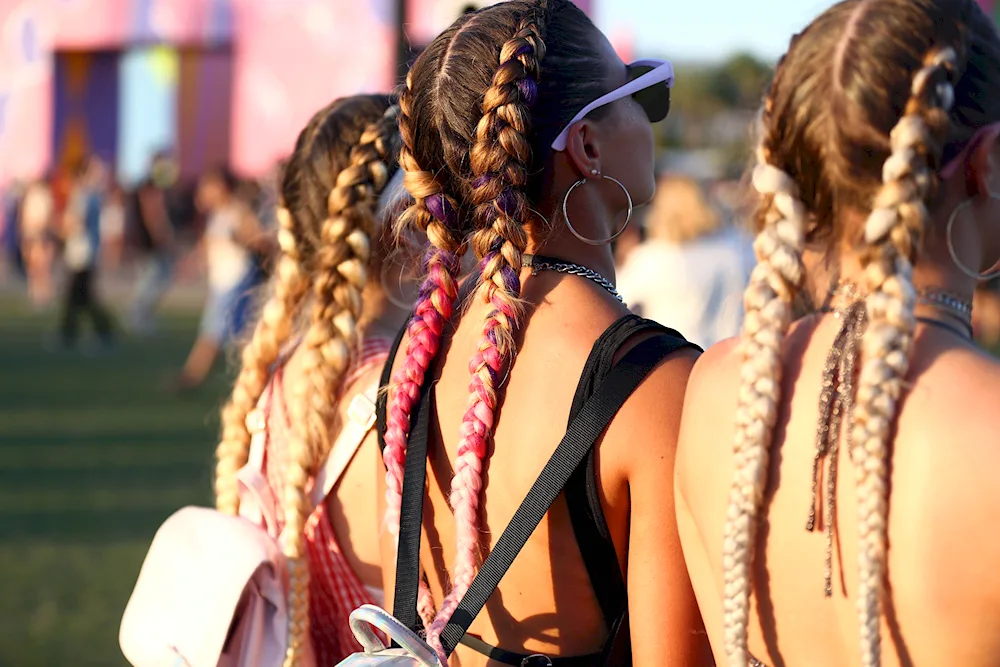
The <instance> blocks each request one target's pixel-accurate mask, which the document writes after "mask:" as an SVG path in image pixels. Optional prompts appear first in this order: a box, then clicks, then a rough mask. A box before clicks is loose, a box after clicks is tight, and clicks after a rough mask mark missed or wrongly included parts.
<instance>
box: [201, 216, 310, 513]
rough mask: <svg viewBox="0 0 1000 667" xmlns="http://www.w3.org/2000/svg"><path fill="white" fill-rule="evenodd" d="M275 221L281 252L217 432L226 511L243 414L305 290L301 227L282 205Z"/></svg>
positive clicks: (234, 489)
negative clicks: (268, 293) (266, 298)
mask: <svg viewBox="0 0 1000 667" xmlns="http://www.w3.org/2000/svg"><path fill="white" fill-rule="evenodd" d="M278 225H279V230H278V243H279V246H280V248H281V254H280V256H279V258H278V261H277V265H276V267H275V279H274V288H273V294H272V296H271V297H270V299H268V301H267V302H266V303H265V304H264V307H263V310H262V312H261V317H260V319H259V320H258V322H257V326H256V327H255V329H254V332H253V335H252V337H251V339H250V342H249V343H247V345H246V346H245V347H244V348H243V352H242V355H241V356H242V360H241V361H242V368H241V369H240V373H239V376H238V377H237V379H236V382H235V384H234V385H233V393H232V395H231V397H230V399H229V402H228V403H227V404H226V406H225V407H224V408H223V410H222V437H221V439H220V441H219V445H218V447H217V449H216V459H217V461H218V463H217V465H216V471H215V496H216V500H215V502H216V507H218V509H219V510H220V511H222V512H225V513H227V514H234V515H235V514H236V513H237V512H238V511H239V495H238V486H237V481H236V473H237V471H239V469H240V468H242V467H243V466H244V465H245V464H246V462H247V456H248V453H249V451H250V431H249V430H248V428H247V423H246V422H247V418H248V415H250V413H251V411H252V410H253V409H254V407H255V406H256V405H257V401H258V400H259V399H260V397H261V394H262V393H263V392H264V387H265V386H266V385H267V381H268V378H269V377H270V372H269V369H270V367H271V365H272V364H274V362H275V361H276V360H277V359H278V356H279V354H280V353H281V348H282V346H284V345H285V343H286V342H287V341H288V339H289V337H290V336H291V334H292V324H293V322H294V321H295V315H296V313H297V312H298V311H299V308H300V307H301V305H302V302H303V299H304V298H305V296H306V294H307V293H308V290H309V285H308V281H307V279H306V275H305V272H304V271H303V268H302V257H301V251H300V247H301V244H302V230H301V228H300V226H299V225H298V223H297V222H296V220H295V219H294V218H293V216H292V215H291V214H290V213H289V211H288V209H286V208H284V207H279V208H278Z"/></svg>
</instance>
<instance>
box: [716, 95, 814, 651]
mask: <svg viewBox="0 0 1000 667" xmlns="http://www.w3.org/2000/svg"><path fill="white" fill-rule="evenodd" d="M769 106H770V103H769V102H766V103H765V112H764V115H762V120H763V119H764V118H766V117H767V115H768V114H769ZM769 140H770V137H769V136H768V135H767V133H766V131H765V132H762V141H761V144H760V147H759V148H758V150H757V166H756V168H755V169H754V172H753V185H754V187H755V188H756V190H757V191H758V192H759V193H760V194H761V195H762V197H763V199H762V201H761V204H760V207H759V209H758V213H757V216H758V222H759V223H760V224H761V231H760V233H759V234H758V236H757V239H756V241H755V242H754V251H755V253H756V255H757V262H758V263H757V266H756V267H755V268H754V270H753V273H752V275H751V278H750V284H749V286H748V287H747V290H746V294H745V296H744V306H745V308H746V315H745V319H744V324H743V337H742V344H741V352H742V357H743V369H742V372H741V384H742V387H741V390H740V394H739V404H738V406H737V412H736V437H735V442H734V458H733V465H734V475H733V484H732V488H731V489H730V492H729V510H728V512H727V515H726V528H725V538H724V542H723V570H724V574H723V576H724V601H723V612H724V619H723V620H724V628H725V635H724V636H725V640H724V641H725V647H726V654H727V656H728V658H729V664H730V665H731V667H737V666H739V667H745V665H746V664H747V658H748V654H747V623H748V618H749V612H750V591H751V584H752V580H751V561H752V558H753V547H754V540H755V538H756V528H757V520H758V515H759V513H760V507H761V503H762V500H763V497H764V489H765V486H766V484H767V471H768V460H769V453H768V450H769V448H770V445H771V436H772V432H773V429H774V425H775V422H776V420H777V415H778V404H779V401H780V389H781V371H782V368H781V346H782V344H783V342H784V339H785V335H786V334H787V332H788V327H789V324H790V322H791V319H792V304H793V301H794V299H795V295H796V293H797V292H798V290H799V289H800V287H801V284H802V280H803V275H804V269H803V266H802V249H803V245H804V242H805V235H804V231H803V230H804V226H805V217H806V212H805V207H804V206H803V204H802V202H801V201H800V200H799V190H798V186H797V185H796V184H795V181H794V180H793V179H792V178H791V177H790V176H789V175H788V174H787V173H785V172H784V171H783V170H781V169H779V168H778V167H776V166H774V165H773V164H771V155H770V151H769V149H768V143H769Z"/></svg>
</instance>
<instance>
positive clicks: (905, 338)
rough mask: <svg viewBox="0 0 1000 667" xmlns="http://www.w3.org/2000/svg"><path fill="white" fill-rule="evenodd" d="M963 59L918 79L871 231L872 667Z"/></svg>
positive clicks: (866, 575) (868, 641)
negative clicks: (923, 259) (921, 269)
mask: <svg viewBox="0 0 1000 667" xmlns="http://www.w3.org/2000/svg"><path fill="white" fill-rule="evenodd" d="M957 70H958V56H957V54H956V52H955V50H954V49H953V48H951V47H947V48H943V49H937V50H935V51H933V52H932V53H930V54H929V55H928V56H927V58H926V59H925V61H924V67H923V68H922V69H921V70H920V71H918V72H917V74H916V75H915V76H914V78H913V85H912V92H911V97H910V99H909V101H908V102H907V103H906V109H905V111H904V112H903V116H902V118H900V120H899V123H897V125H896V127H895V128H893V130H892V133H891V135H890V137H891V144H892V154H891V155H890V156H889V159H888V160H886V162H885V166H884V169H883V181H884V185H883V186H882V189H881V190H880V191H879V193H878V194H877V195H876V197H875V204H874V209H873V210H872V213H871V215H870V216H869V217H868V221H867V222H866V223H865V243H866V244H867V252H866V253H865V256H864V258H863V264H864V268H865V280H866V282H867V291H868V297H867V299H866V308H867V311H868V329H867V331H866V332H865V336H864V339H863V351H862V364H861V372H860V375H859V382H858V392H857V399H856V403H855V411H854V414H855V423H854V429H853V432H852V437H853V443H854V444H853V448H852V458H853V461H854V471H855V477H856V481H857V488H858V546H859V548H858V571H859V580H858V598H857V603H858V620H859V622H860V624H861V659H862V664H863V665H864V666H865V667H875V666H876V665H878V664H879V663H880V655H881V650H880V631H879V629H880V619H881V616H882V594H883V590H884V580H885V572H886V547H887V533H888V531H887V525H888V518H889V488H888V484H889V480H888V464H889V438H890V435H891V430H892V423H893V420H894V419H895V416H896V407H897V403H898V401H899V398H900V396H901V394H902V392H903V389H904V386H905V379H906V373H907V370H908V368H909V359H910V351H911V348H912V346H913V334H914V328H915V326H916V319H915V317H914V313H913V309H914V306H915V305H916V291H915V289H914V287H913V266H914V264H915V263H916V260H917V253H918V251H919V249H920V246H921V242H922V239H923V235H924V232H925V230H926V229H927V228H928V226H929V224H930V214H929V213H928V210H927V204H926V202H927V199H928V198H929V197H930V196H932V194H933V193H934V190H935V186H936V185H937V180H938V177H937V174H936V169H937V168H938V166H939V163H940V160H941V154H942V151H943V148H944V142H945V141H946V139H947V138H948V131H949V129H950V125H951V123H950V120H949V117H948V112H949V111H950V110H951V107H952V104H953V103H954V100H955V91H954V87H953V83H952V81H953V79H954V76H955V73H956V72H957Z"/></svg>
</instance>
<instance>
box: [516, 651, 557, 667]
mask: <svg viewBox="0 0 1000 667" xmlns="http://www.w3.org/2000/svg"><path fill="white" fill-rule="evenodd" d="M521 667H552V658H550V657H549V656H547V655H542V654H541V653H534V654H532V655H529V656H528V657H527V658H525V659H524V660H522V661H521Z"/></svg>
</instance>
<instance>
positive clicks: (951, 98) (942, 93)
mask: <svg viewBox="0 0 1000 667" xmlns="http://www.w3.org/2000/svg"><path fill="white" fill-rule="evenodd" d="M937 96H938V101H939V102H940V104H941V108H942V109H944V110H945V111H951V108H952V107H953V106H955V87H954V86H952V85H951V82H949V81H943V82H941V83H939V84H938V87H937Z"/></svg>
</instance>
